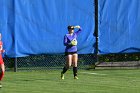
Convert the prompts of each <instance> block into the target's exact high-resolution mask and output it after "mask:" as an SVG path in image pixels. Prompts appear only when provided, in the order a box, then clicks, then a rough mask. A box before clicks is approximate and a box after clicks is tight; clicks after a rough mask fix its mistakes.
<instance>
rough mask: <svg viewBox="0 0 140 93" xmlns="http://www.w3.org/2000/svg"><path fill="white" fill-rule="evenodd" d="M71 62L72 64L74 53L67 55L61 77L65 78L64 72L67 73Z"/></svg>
mask: <svg viewBox="0 0 140 93" xmlns="http://www.w3.org/2000/svg"><path fill="white" fill-rule="evenodd" d="M71 64H72V55H71V54H69V55H67V56H66V65H65V66H64V68H63V71H62V72H61V79H64V73H66V71H67V70H68V69H69V67H70V66H71Z"/></svg>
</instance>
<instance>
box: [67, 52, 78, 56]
mask: <svg viewBox="0 0 140 93" xmlns="http://www.w3.org/2000/svg"><path fill="white" fill-rule="evenodd" d="M73 54H77V51H75V52H65V56H67V55H73Z"/></svg>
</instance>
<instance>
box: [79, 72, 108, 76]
mask: <svg viewBox="0 0 140 93" xmlns="http://www.w3.org/2000/svg"><path fill="white" fill-rule="evenodd" d="M80 73H83V74H91V75H107V74H100V73H91V72H80Z"/></svg>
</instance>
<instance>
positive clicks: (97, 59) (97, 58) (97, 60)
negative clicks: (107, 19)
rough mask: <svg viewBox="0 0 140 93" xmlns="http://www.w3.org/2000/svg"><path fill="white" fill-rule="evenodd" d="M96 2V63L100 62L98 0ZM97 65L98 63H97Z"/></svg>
mask: <svg viewBox="0 0 140 93" xmlns="http://www.w3.org/2000/svg"><path fill="white" fill-rule="evenodd" d="M94 2H95V31H94V36H95V37H96V44H95V54H96V63H98V62H99V56H98V50H99V49H98V0H94ZM95 66H96V65H95Z"/></svg>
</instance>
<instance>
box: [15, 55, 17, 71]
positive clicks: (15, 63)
mask: <svg viewBox="0 0 140 93" xmlns="http://www.w3.org/2000/svg"><path fill="white" fill-rule="evenodd" d="M14 72H17V57H15V58H14Z"/></svg>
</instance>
